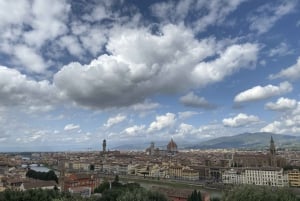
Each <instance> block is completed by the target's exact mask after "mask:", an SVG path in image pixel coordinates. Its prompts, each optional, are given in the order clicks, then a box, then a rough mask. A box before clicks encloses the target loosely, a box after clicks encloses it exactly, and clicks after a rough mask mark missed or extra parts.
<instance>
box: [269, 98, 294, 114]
mask: <svg viewBox="0 0 300 201" xmlns="http://www.w3.org/2000/svg"><path fill="white" fill-rule="evenodd" d="M296 106H297V101H296V100H294V99H289V98H283V97H281V98H279V99H278V100H277V102H276V103H273V102H269V103H267V104H266V105H265V107H266V108H267V109H269V110H275V111H286V110H291V109H294V108H296Z"/></svg>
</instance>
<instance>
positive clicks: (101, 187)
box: [94, 180, 110, 193]
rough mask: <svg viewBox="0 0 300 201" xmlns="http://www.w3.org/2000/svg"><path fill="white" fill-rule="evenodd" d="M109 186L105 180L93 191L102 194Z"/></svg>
mask: <svg viewBox="0 0 300 201" xmlns="http://www.w3.org/2000/svg"><path fill="white" fill-rule="evenodd" d="M109 187H110V184H109V182H108V181H107V180H105V181H103V182H102V183H101V184H100V185H99V186H98V187H96V188H95V189H94V193H103V191H105V190H107V189H109Z"/></svg>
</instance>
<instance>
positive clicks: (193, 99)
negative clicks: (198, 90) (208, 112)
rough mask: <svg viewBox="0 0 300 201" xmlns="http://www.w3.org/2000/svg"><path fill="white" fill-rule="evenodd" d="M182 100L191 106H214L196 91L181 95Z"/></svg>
mask: <svg viewBox="0 0 300 201" xmlns="http://www.w3.org/2000/svg"><path fill="white" fill-rule="evenodd" d="M179 100H180V102H181V103H182V104H183V105H185V106H189V107H199V108H204V109H212V108H214V106H213V105H212V104H210V103H209V102H208V101H207V100H205V98H203V97H199V96H197V95H196V94H194V92H190V93H188V94H186V95H184V96H182V97H180V99H179Z"/></svg>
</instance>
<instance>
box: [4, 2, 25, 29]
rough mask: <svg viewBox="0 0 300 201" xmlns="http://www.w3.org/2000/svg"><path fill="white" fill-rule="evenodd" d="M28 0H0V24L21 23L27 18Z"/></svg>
mask: <svg viewBox="0 0 300 201" xmlns="http://www.w3.org/2000/svg"><path fill="white" fill-rule="evenodd" d="M28 10H30V4H29V1H26V0H23V1H20V2H18V3H16V2H13V1H0V19H1V20H0V26H1V27H5V26H10V25H11V24H22V23H23V22H24V21H26V20H28V17H29V16H28Z"/></svg>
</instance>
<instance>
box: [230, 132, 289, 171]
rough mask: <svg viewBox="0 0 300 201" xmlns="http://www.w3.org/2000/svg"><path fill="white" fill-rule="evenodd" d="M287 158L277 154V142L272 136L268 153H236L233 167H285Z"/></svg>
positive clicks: (231, 164) (232, 163) (233, 157)
mask: <svg viewBox="0 0 300 201" xmlns="http://www.w3.org/2000/svg"><path fill="white" fill-rule="evenodd" d="M285 165H286V160H285V159H284V158H282V157H279V156H277V153H276V147H275V142H274V140H273V137H272V136H271V139H270V145H269V150H268V153H254V154H249V153H243V154H236V153H234V154H233V156H232V159H231V163H230V166H231V167H284V166H285Z"/></svg>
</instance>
